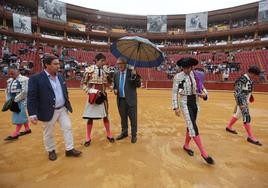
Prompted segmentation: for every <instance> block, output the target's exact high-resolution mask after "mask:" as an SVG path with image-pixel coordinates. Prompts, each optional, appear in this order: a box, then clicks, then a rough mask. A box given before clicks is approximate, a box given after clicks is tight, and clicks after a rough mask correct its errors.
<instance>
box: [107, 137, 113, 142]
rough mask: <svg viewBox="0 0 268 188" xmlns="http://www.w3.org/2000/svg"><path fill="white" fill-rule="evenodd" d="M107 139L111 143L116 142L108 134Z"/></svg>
mask: <svg viewBox="0 0 268 188" xmlns="http://www.w3.org/2000/svg"><path fill="white" fill-rule="evenodd" d="M107 140H108V141H109V142H111V143H114V141H115V140H114V138H113V137H111V138H110V137H108V136H107Z"/></svg>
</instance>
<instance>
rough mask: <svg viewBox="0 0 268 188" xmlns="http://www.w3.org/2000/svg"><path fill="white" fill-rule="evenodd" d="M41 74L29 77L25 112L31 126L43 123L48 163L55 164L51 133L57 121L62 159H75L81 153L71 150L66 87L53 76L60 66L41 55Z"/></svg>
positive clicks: (55, 61) (48, 57)
mask: <svg viewBox="0 0 268 188" xmlns="http://www.w3.org/2000/svg"><path fill="white" fill-rule="evenodd" d="M43 64H44V67H45V69H44V71H42V72H41V73H38V74H35V75H33V76H31V77H30V79H29V84H28V96H27V108H28V113H29V116H30V120H31V122H32V123H34V124H36V123H37V121H38V120H40V121H42V122H43V139H44V145H45V149H46V150H47V151H48V158H49V160H52V161H54V160H56V159H57V154H56V151H55V150H56V145H55V142H54V138H53V131H54V127H55V124H56V122H57V121H58V122H59V124H60V126H61V129H62V130H63V135H64V142H65V148H66V151H65V155H66V156H73V157H78V156H79V155H80V154H81V152H80V151H78V150H76V149H74V147H73V136H72V128H71V127H72V126H71V121H70V118H69V115H68V111H69V112H72V107H71V103H70V101H69V97H68V91H67V87H66V83H65V82H64V79H63V77H62V76H61V75H59V74H57V72H58V70H59V68H60V63H59V59H58V57H56V56H53V55H45V57H44V59H43Z"/></svg>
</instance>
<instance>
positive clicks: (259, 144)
mask: <svg viewBox="0 0 268 188" xmlns="http://www.w3.org/2000/svg"><path fill="white" fill-rule="evenodd" d="M247 141H248V142H250V143H252V144H255V145H258V146H262V143H260V142H259V141H254V140H252V139H251V138H249V137H248V139H247Z"/></svg>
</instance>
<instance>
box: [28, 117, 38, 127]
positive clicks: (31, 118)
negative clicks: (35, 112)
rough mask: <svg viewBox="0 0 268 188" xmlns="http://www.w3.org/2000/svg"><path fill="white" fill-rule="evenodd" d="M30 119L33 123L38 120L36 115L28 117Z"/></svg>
mask: <svg viewBox="0 0 268 188" xmlns="http://www.w3.org/2000/svg"><path fill="white" fill-rule="evenodd" d="M30 120H31V122H32V123H33V124H35V125H36V124H37V122H38V119H37V117H30Z"/></svg>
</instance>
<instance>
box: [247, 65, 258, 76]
mask: <svg viewBox="0 0 268 188" xmlns="http://www.w3.org/2000/svg"><path fill="white" fill-rule="evenodd" d="M248 72H249V73H252V74H255V75H260V73H261V70H260V68H259V67H257V66H255V65H253V66H250V67H249V69H248Z"/></svg>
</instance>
